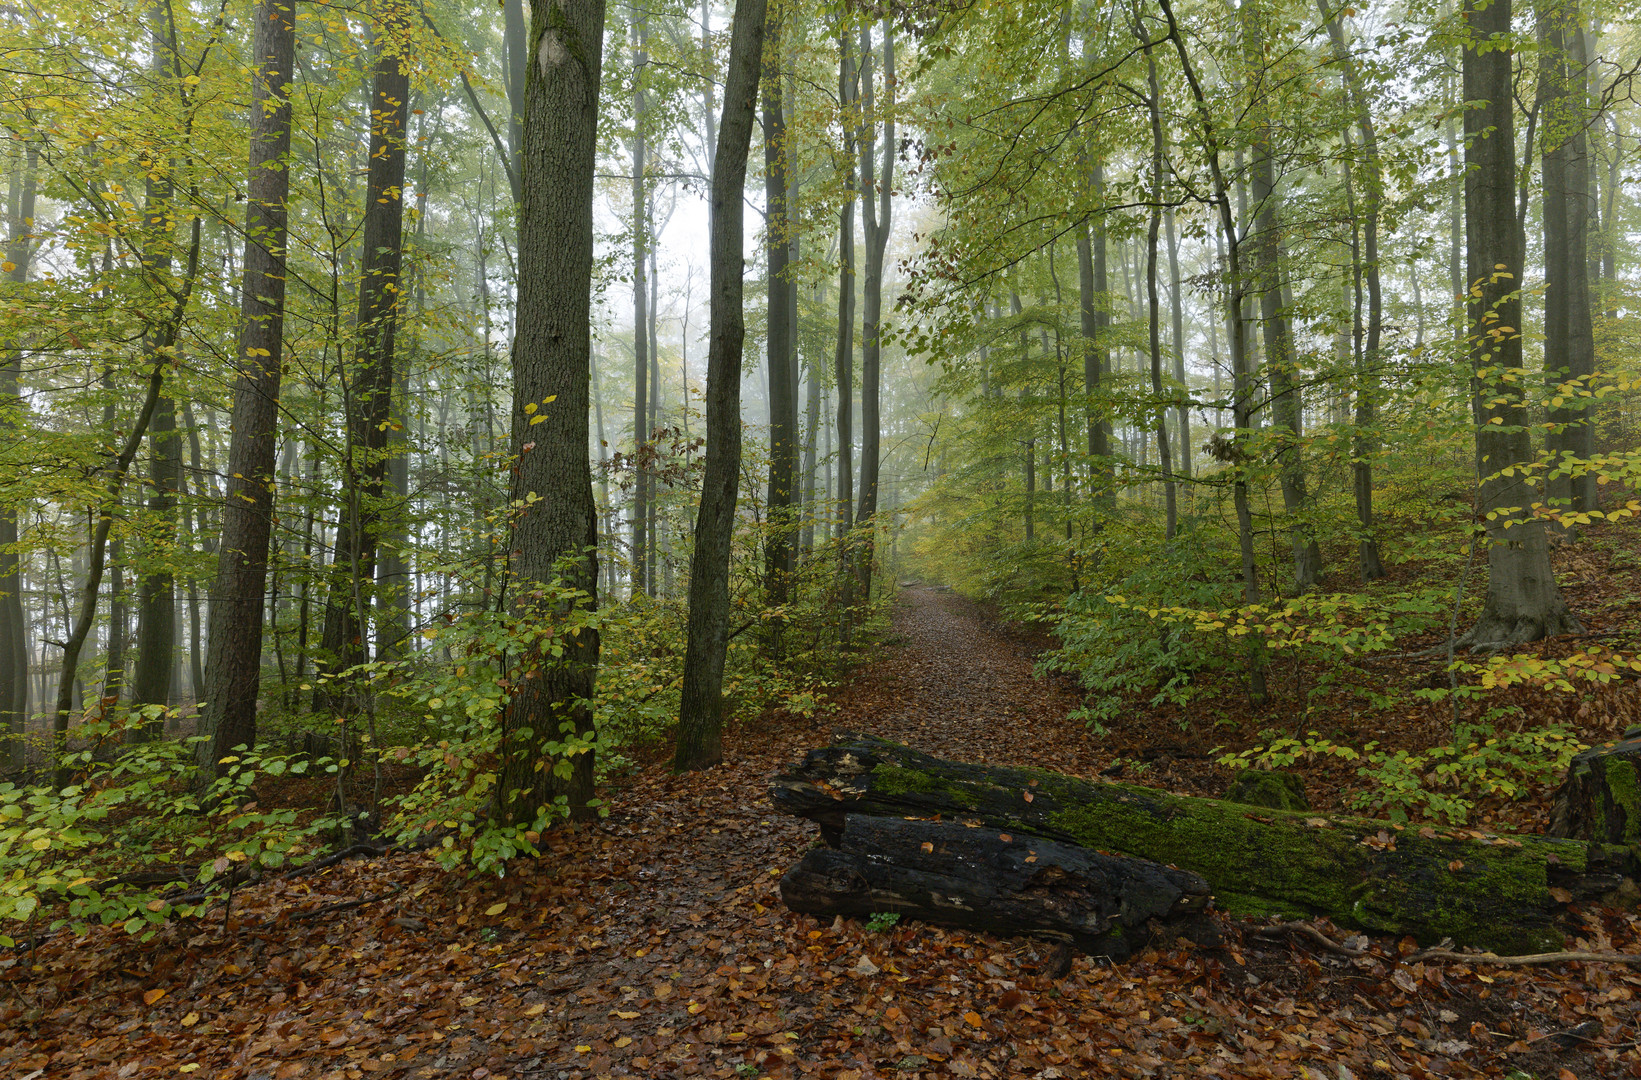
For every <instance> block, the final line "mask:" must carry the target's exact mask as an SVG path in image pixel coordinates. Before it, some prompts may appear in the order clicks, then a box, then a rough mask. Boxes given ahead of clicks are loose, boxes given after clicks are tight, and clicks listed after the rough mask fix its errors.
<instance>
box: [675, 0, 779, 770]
mask: <svg viewBox="0 0 1641 1080" xmlns="http://www.w3.org/2000/svg"><path fill="white" fill-rule="evenodd" d="M767 10H768V5H767V2H766V0H735V18H734V21H733V23H732V24H731V27H730V42H729V68H728V71H727V72H726V74H725V79H724V109H723V115H722V118H721V119H720V121H719V124H718V153H717V156H716V157H715V158H714V160H713V165H712V227H711V228H712V240H711V245H712V266H711V271H710V286H709V287H710V290H711V326H710V330H709V333H710V339H709V344H708V346H707V350H708V351H707V393H706V412H707V416H706V420H707V452H706V463H705V471H704V473H703V475H702V477H701V506H700V510H699V511H698V512H697V514H696V518H695V552H694V555H693V557H692V558H691V559H690V573H689V631H688V633H689V637H688V641H687V643H686V644H685V647H684V687H683V693H682V696H681V697H680V699H679V714H678V740H677V747H676V749H675V750H674V753H673V759H672V767H673V768H674V769H676V770H678V771H679V772H684V771H687V770H692V769H706V768H710V767H712V766H713V765H716V764H718V763H719V762H721V761H723V758H724V749H723V725H724V716H723V710H724V703H723V683H724V656H725V653H726V651H727V650H728V647H729V549H730V541H731V539H732V534H733V529H734V527H735V503H736V497H737V494H738V481H739V478H740V469H741V353H742V348H743V346H744V345H745V339H746V326H745V322H744V316H743V315H742V312H741V303H742V291H743V286H742V275H743V272H744V269H745V257H744V256H743V255H742V253H741V243H742V231H741V230H742V208H741V200H742V197H743V195H744V194H745V191H746V159H747V154H748V152H749V150H750V148H751V145H752V123H753V119H754V117H755V114H756V109H757V103H758V71H759V67H760V65H761V62H762V59H763V44H764V23H765V16H766V12H767Z"/></svg>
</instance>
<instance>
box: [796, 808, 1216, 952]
mask: <svg viewBox="0 0 1641 1080" xmlns="http://www.w3.org/2000/svg"><path fill="white" fill-rule="evenodd" d="M781 900H782V902H784V903H785V904H786V906H787V907H789V908H791V909H792V910H793V911H801V912H804V913H806V914H811V915H821V916H834V915H843V916H848V917H851V918H870V917H871V916H873V915H877V914H879V913H888V912H892V913H894V914H898V915H901V916H903V917H907V918H912V919H917V920H919V921H920V922H928V923H935V924H938V925H941V926H954V927H958V928H961V929H964V930H979V931H982V932H986V933H993V934H1029V935H1031V936H1033V937H1042V938H1049V939H1051V940H1058V941H1064V942H1067V943H1069V944H1071V945H1074V946H1076V947H1077V948H1078V949H1080V950H1082V951H1083V952H1085V953H1089V954H1091V955H1096V956H1109V957H1111V958H1112V959H1113V960H1124V959H1127V958H1128V957H1129V956H1130V955H1131V954H1132V953H1133V952H1134V951H1136V950H1137V949H1139V948H1141V947H1142V946H1143V945H1144V944H1145V943H1146V942H1147V941H1149V940H1150V939H1151V938H1153V937H1157V936H1161V935H1160V934H1158V932H1157V931H1158V930H1162V931H1164V932H1169V940H1172V936H1173V935H1175V934H1180V933H1184V934H1188V935H1190V936H1193V937H1196V938H1200V939H1203V940H1204V941H1205V942H1213V943H1217V937H1218V935H1217V932H1216V931H1215V929H1214V927H1213V924H1212V921H1211V920H1210V919H1208V918H1207V916H1206V915H1205V912H1206V909H1207V906H1208V883H1207V882H1205V881H1203V880H1202V879H1201V878H1200V877H1198V876H1197V875H1195V874H1192V873H1188V872H1186V871H1184V870H1176V869H1173V868H1172V867H1166V866H1159V865H1158V864H1156V863H1154V862H1147V861H1145V860H1143V859H1128V858H1122V857H1120V856H1115V855H1108V854H1105V853H1103V852H1098V851H1090V850H1087V849H1085V848H1080V847H1076V846H1074V845H1071V844H1063V843H1058V842H1055V841H1053V840H1042V839H1037V838H1034V837H1030V836H1026V835H1024V834H1022V835H1020V836H1015V835H1013V834H1011V833H1007V832H999V831H997V830H996V829H984V828H982V829H971V828H969V827H967V825H965V824H961V823H957V822H939V821H902V820H899V819H896V818H889V817H868V816H863V815H858V814H848V815H846V816H845V818H844V824H843V829H842V832H841V834H840V836H839V837H838V842H837V846H836V847H820V848H815V849H813V850H811V851H810V852H809V853H808V854H806V855H805V856H804V857H803V859H802V861H801V862H799V863H798V864H797V865H796V866H795V867H793V868H792V869H791V870H790V871H788V872H787V874H786V876H785V877H783V878H781Z"/></svg>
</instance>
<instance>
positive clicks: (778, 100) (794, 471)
mask: <svg viewBox="0 0 1641 1080" xmlns="http://www.w3.org/2000/svg"><path fill="white" fill-rule="evenodd" d="M781 3H782V0H776V3H775V4H774V5H770V6H769V7H768V8H767V13H766V16H765V26H764V61H763V74H762V87H763V89H762V93H763V136H764V205H765V207H766V210H767V217H766V219H765V223H764V251H765V255H766V258H767V261H768V267H769V281H768V288H769V331H768V334H767V335H766V339H767V344H768V359H767V362H768V365H769V496H768V500H767V506H768V522H769V536H768V539H767V540H766V541H765V558H764V589H765V593H766V595H767V597H768V600H769V603H770V604H771V605H772V606H777V607H778V606H780V605H782V604H784V603H786V598H787V591H788V585H789V584H790V579H791V576H792V570H793V567H794V565H795V559H794V557H795V554H796V545H795V542H794V541H795V540H796V536H795V533H794V524H795V516H796V515H795V506H796V502H797V500H796V499H795V498H794V496H795V495H796V492H797V475H798V354H797V315H798V312H797V304H796V301H797V294H796V293H795V292H794V291H793V289H792V287H791V281H790V277H791V273H792V267H791V239H792V235H793V232H794V228H793V225H794V222H793V220H792V211H793V208H792V207H791V206H790V205H789V204H788V202H787V187H788V178H789V170H790V163H789V160H788V155H789V152H790V148H789V146H788V140H787V134H786V118H785V115H784V112H783V103H782V94H781V11H780V5H781Z"/></svg>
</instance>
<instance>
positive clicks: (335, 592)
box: [314, 0, 410, 714]
mask: <svg viewBox="0 0 1641 1080" xmlns="http://www.w3.org/2000/svg"><path fill="white" fill-rule="evenodd" d="M399 2H400V0H394V3H391V4H384V5H383V7H382V16H381V18H380V24H379V25H378V26H377V28H376V66H375V71H374V74H373V76H372V79H371V94H370V112H369V122H370V163H369V166H368V172H367V176H366V187H365V216H364V222H363V227H362V239H361V245H360V246H361V252H360V257H359V308H358V315H357V319H356V327H357V329H356V331H355V332H356V334H357V342H356V344H355V348H354V362H353V370H352V371H351V372H350V373H349V375H348V377H347V378H346V380H345V381H344V384H343V385H344V387H346V388H347V389H348V390H349V391H350V393H349V397H348V400H347V427H348V454H347V458H346V460H345V461H344V462H343V468H344V469H345V470H346V472H345V475H344V476H343V481H342V505H341V507H340V508H339V509H340V512H339V520H338V524H337V529H336V555H335V560H334V562H333V563H332V565H331V573H330V589H329V591H328V593H327V594H326V597H325V628H324V635H323V637H322V638H321V639H320V645H321V647H322V649H323V651H324V656H325V663H324V667H323V668H322V670H323V671H324V672H325V673H328V674H331V675H333V676H334V675H337V674H339V673H341V672H343V671H346V670H347V669H348V668H351V667H354V666H355V665H358V664H362V663H364V661H365V660H366V659H367V652H368V650H367V648H366V640H365V621H366V619H367V618H368V616H369V613H370V609H371V602H372V598H373V595H374V591H375V581H376V555H377V548H378V545H379V543H380V540H381V537H382V533H383V530H384V528H385V524H384V523H385V521H386V520H387V519H388V518H389V517H390V516H392V515H394V514H399V513H402V512H403V508H402V507H401V506H399V505H397V504H395V505H392V506H390V505H388V502H387V486H386V483H385V481H386V478H387V462H388V428H389V427H390V426H391V424H392V419H393V411H392V410H393V384H394V377H393V366H394V338H395V334H396V331H397V329H398V322H399V307H400V303H401V301H402V299H403V296H404V291H403V289H402V287H401V285H400V280H399V279H400V268H401V266H402V264H403V261H404V219H405V203H404V194H405V114H406V113H407V112H408V111H409V103H408V100H407V99H408V98H409V97H410V68H409V63H410V58H409V57H408V56H405V55H404V54H403V49H404V48H405V43H406V42H407V41H409V40H410V39H409V36H408V33H407V31H408V29H409V26H408V12H407V9H404V8H401V7H400V6H399ZM358 706H359V702H358V701H357V700H356V696H355V695H354V694H353V693H351V692H349V690H347V689H346V688H345V686H344V685H343V684H338V683H335V682H332V683H329V684H321V687H320V690H318V691H316V692H315V694H314V711H316V712H324V711H327V710H328V711H330V712H332V713H336V714H346V713H349V712H353V711H355V710H356V709H357V708H358Z"/></svg>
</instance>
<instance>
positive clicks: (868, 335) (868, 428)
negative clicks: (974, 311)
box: [854, 17, 895, 599]
mask: <svg viewBox="0 0 1641 1080" xmlns="http://www.w3.org/2000/svg"><path fill="white" fill-rule="evenodd" d="M872 67H873V53H872V30H871V24H870V23H866V24H864V25H862V26H861V28H860V101H861V117H862V118H863V120H864V121H865V132H864V137H863V138H862V139H861V140H860V209H861V218H862V233H863V236H864V239H865V241H866V265H865V267H864V271H865V273H864V274H863V276H862V279H861V289H860V503H859V506H858V507H857V508H856V511H855V524H856V525H857V526H860V525H865V526H868V527H871V526H873V524H874V523H873V518H874V517H876V516H877V505H878V469H879V466H880V465H881V461H880V459H881V457H882V444H883V421H882V418H881V409H882V400H881V399H882V385H881V384H882V355H883V341H882V334H883V263H884V255H885V253H886V252H887V250H888V246H889V230H890V217H889V215H890V210H891V208H892V206H893V200H892V199H891V198H890V196H891V194H892V193H893V188H894V182H895V39H894V24H893V22H892V21H891V20H890V19H888V18H887V17H886V18H884V20H883V98H884V102H883V110H882V124H883V163H882V166H881V169H880V168H879V167H878V166H877V164H876V161H877V126H878V109H877V107H876V99H875V95H874V89H873V86H872V74H873V73H872ZM874 200H875V201H876V203H877V205H876V207H875V208H874V206H873V202H874ZM872 558H873V535H872V533H871V532H868V533H867V534H866V535H865V536H864V537H862V539H861V543H860V546H859V548H858V549H857V550H856V551H855V552H854V572H855V581H856V588H857V589H858V590H859V593H858V595H859V596H860V597H861V598H863V599H864V598H865V597H867V596H868V595H869V594H870V592H871V585H872Z"/></svg>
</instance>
